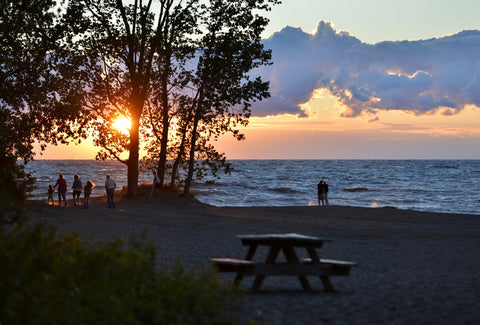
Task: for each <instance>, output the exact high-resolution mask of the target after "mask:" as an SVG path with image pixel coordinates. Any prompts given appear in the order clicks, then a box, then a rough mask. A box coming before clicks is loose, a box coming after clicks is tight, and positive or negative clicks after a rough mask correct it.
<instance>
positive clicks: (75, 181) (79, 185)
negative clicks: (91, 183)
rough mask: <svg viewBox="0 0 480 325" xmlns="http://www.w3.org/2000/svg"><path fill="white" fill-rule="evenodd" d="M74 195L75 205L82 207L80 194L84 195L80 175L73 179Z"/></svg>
mask: <svg viewBox="0 0 480 325" xmlns="http://www.w3.org/2000/svg"><path fill="white" fill-rule="evenodd" d="M72 193H73V204H74V205H80V194H82V181H81V180H80V176H78V175H75V176H74V177H73V185H72Z"/></svg>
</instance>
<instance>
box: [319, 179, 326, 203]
mask: <svg viewBox="0 0 480 325" xmlns="http://www.w3.org/2000/svg"><path fill="white" fill-rule="evenodd" d="M317 193H318V205H319V206H322V207H324V206H328V204H329V203H328V184H327V182H326V181H324V180H323V179H322V180H321V181H320V182H319V183H318V184H317Z"/></svg>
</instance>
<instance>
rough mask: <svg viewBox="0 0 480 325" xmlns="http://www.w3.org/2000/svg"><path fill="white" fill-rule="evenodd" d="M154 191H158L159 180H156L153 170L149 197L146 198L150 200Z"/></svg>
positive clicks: (156, 176)
mask: <svg viewBox="0 0 480 325" xmlns="http://www.w3.org/2000/svg"><path fill="white" fill-rule="evenodd" d="M155 189H158V190H160V178H158V175H157V172H156V171H155V169H154V170H153V184H152V190H151V191H150V195H149V196H148V198H150V199H151V198H152V195H153V192H154V191H155Z"/></svg>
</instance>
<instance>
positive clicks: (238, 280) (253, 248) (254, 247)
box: [233, 244, 258, 287]
mask: <svg viewBox="0 0 480 325" xmlns="http://www.w3.org/2000/svg"><path fill="white" fill-rule="evenodd" d="M257 247H258V245H255V244H254V245H250V247H249V248H248V252H247V256H246V257H245V259H246V260H247V261H251V260H252V258H253V255H255V252H256V250H257ZM242 279H243V274H241V273H237V275H236V276H235V280H233V283H234V284H235V286H236V287H238V286H240V283H241V282H242Z"/></svg>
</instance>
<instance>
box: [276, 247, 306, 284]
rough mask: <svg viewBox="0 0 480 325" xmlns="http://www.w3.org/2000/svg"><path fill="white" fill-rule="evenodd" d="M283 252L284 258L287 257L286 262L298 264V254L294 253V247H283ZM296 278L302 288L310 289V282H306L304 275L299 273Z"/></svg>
mask: <svg viewBox="0 0 480 325" xmlns="http://www.w3.org/2000/svg"><path fill="white" fill-rule="evenodd" d="M283 254H285V258H286V259H287V262H288V264H300V260H299V259H298V256H297V254H296V253H295V249H294V248H293V247H283ZM298 279H299V280H300V283H301V285H302V288H303V289H306V290H311V289H312V288H311V287H310V283H308V279H307V277H306V276H304V275H299V276H298Z"/></svg>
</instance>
